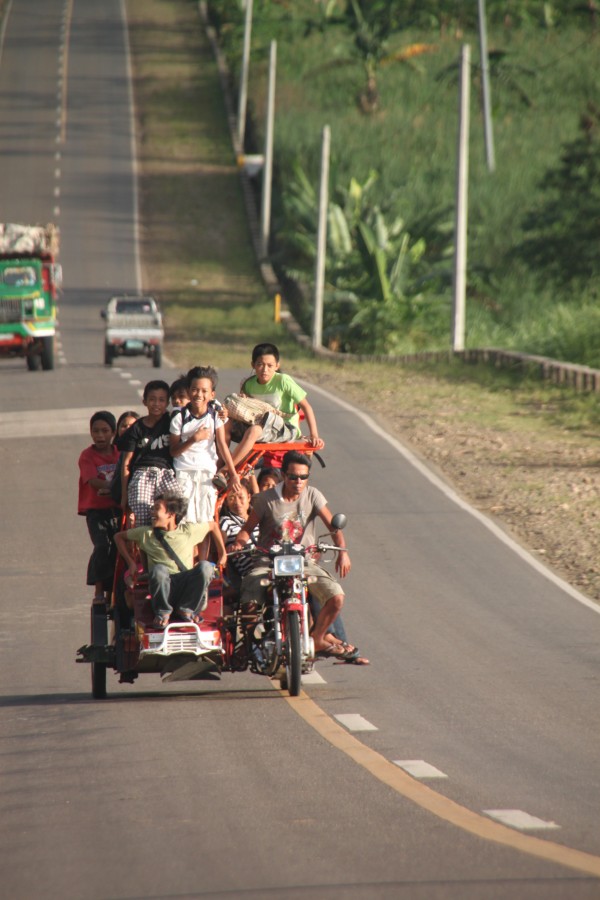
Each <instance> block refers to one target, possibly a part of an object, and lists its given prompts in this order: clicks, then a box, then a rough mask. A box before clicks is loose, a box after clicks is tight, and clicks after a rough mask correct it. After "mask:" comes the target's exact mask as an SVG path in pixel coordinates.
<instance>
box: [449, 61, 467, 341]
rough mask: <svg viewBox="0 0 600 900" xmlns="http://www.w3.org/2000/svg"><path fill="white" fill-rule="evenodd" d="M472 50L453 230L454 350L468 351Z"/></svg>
mask: <svg viewBox="0 0 600 900" xmlns="http://www.w3.org/2000/svg"><path fill="white" fill-rule="evenodd" d="M470 88H471V48H470V46H469V45H468V44H463V47H462V53H461V60H460V103H459V125H458V152H457V157H458V159H457V172H456V214H455V215H456V218H455V228H454V302H453V322H452V349H453V350H454V352H455V353H456V352H457V351H460V350H464V349H465V295H466V272H467V210H468V193H469V101H470V96H471V91H470Z"/></svg>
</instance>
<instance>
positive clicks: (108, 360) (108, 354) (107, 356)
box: [104, 344, 114, 366]
mask: <svg viewBox="0 0 600 900" xmlns="http://www.w3.org/2000/svg"><path fill="white" fill-rule="evenodd" d="M113 358H114V351H113V348H112V344H105V345H104V365H105V366H112V362H113Z"/></svg>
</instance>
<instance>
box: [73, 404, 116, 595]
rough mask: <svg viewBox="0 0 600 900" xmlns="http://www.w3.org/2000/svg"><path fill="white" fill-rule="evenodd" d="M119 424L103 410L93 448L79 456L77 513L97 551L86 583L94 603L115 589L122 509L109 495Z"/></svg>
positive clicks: (95, 423) (93, 429)
mask: <svg viewBox="0 0 600 900" xmlns="http://www.w3.org/2000/svg"><path fill="white" fill-rule="evenodd" d="M116 430H117V423H116V420H115V417H114V416H113V414H112V413H109V412H107V411H106V410H104V409H102V410H99V412H96V413H94V415H93V416H92V418H91V419H90V434H91V436H92V442H93V443H92V445H91V446H90V447H88V448H87V449H86V450H84V451H83V452H82V454H81V455H80V457H79V501H78V505H77V512H78V514H79V515H80V516H85V518H86V522H87V527H88V531H89V533H90V538H91V539H92V544H93V545H94V549H93V551H92V555H91V556H90V560H89V563H88V568H87V581H86V584H90V585H94V603H105V602H106V600H107V598H109V597H110V591H111V590H112V582H113V574H114V569H115V560H116V548H115V545H114V541H113V537H114V535H115V533H116V532H117V531H118V530H119V518H120V515H121V510H120V509H119V508H118V507H117V506H115V503H114V501H113V499H112V498H111V496H110V490H109V489H110V482H111V480H112V478H113V475H114V473H115V469H116V466H117V463H118V460H119V451H118V450H117V448H116V447H115V446H114V444H113V438H114V436H115V433H116Z"/></svg>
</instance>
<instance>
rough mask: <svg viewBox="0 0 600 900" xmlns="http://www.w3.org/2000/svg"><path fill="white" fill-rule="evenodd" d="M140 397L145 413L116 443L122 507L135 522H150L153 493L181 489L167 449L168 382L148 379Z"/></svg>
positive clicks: (176, 491)
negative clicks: (118, 456)
mask: <svg viewBox="0 0 600 900" xmlns="http://www.w3.org/2000/svg"><path fill="white" fill-rule="evenodd" d="M142 399H143V403H144V406H145V407H146V409H147V410H148V412H147V414H146V415H145V416H142V417H141V418H140V419H138V420H137V422H134V423H133V425H132V426H131V428H128V429H127V431H126V432H125V434H124V435H123V436H122V438H121V440H120V442H119V446H120V448H121V450H122V451H123V462H122V466H123V469H122V473H121V480H122V485H123V496H122V506H123V509H128V510H129V513H130V514H132V515H133V517H134V518H135V524H136V525H149V524H150V518H151V513H152V507H153V505H154V499H155V497H156V495H157V494H160V493H164V492H165V491H174V492H175V493H176V494H180V493H181V492H180V490H179V486H178V484H177V479H176V478H175V473H174V472H173V460H172V457H171V454H170V452H169V429H170V425H171V416H170V415H169V413H168V412H167V407H168V405H169V385H168V384H167V382H166V381H149V382H148V384H147V385H146V386H145V388H144V395H143V398H142Z"/></svg>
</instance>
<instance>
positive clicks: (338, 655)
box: [315, 644, 357, 662]
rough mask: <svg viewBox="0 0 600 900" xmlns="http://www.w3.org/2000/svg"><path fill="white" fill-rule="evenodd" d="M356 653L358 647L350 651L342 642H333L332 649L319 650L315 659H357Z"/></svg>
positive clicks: (343, 660) (346, 660) (342, 660)
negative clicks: (345, 648)
mask: <svg viewBox="0 0 600 900" xmlns="http://www.w3.org/2000/svg"><path fill="white" fill-rule="evenodd" d="M356 653H357V651H356V648H354V649H353V650H352V651H348V650H344V648H343V646H342V645H340V644H333V646H332V647H331V649H330V650H317V652H316V653H315V659H339V660H340V662H349V661H352V660H353V659H356Z"/></svg>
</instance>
